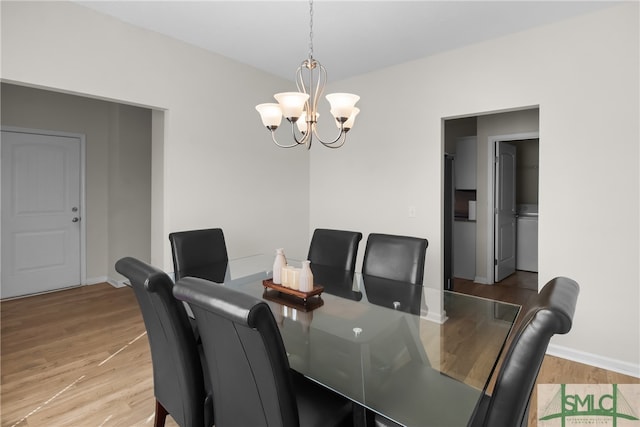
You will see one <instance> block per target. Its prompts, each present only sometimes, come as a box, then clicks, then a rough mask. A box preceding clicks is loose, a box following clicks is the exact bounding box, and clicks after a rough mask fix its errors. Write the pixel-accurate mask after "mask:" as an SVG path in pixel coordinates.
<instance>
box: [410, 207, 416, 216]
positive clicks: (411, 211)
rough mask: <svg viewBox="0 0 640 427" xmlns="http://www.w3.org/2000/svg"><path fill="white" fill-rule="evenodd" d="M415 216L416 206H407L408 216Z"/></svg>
mask: <svg viewBox="0 0 640 427" xmlns="http://www.w3.org/2000/svg"><path fill="white" fill-rule="evenodd" d="M415 217H416V207H415V206H409V218H415Z"/></svg>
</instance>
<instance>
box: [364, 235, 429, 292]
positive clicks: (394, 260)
mask: <svg viewBox="0 0 640 427" xmlns="http://www.w3.org/2000/svg"><path fill="white" fill-rule="evenodd" d="M428 245H429V242H428V241H427V239H421V238H418V237H410V236H396V235H391V234H377V233H371V234H369V237H368V238H367V246H366V248H365V251H364V260H363V262H362V274H366V275H369V276H377V277H383V278H385V279H391V280H397V281H399V282H408V283H412V284H414V285H422V281H423V279H424V262H425V256H426V254H427V246H428Z"/></svg>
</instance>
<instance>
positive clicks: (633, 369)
mask: <svg viewBox="0 0 640 427" xmlns="http://www.w3.org/2000/svg"><path fill="white" fill-rule="evenodd" d="M547 354H549V355H551V356H557V357H561V358H563V359H568V360H572V361H574V362H578V363H584V364H586V365H591V366H595V367H598V368H602V369H606V370H608V371H613V372H618V373H620V374H624V375H629V376H632V377H636V378H640V364H637V363H629V362H624V361H622V360H617V359H612V358H609V357H604V356H598V355H597V354H592V353H587V352H584V351H579V350H574V349H572V348H568V347H564V346H561V345H556V344H549V347H548V348H547Z"/></svg>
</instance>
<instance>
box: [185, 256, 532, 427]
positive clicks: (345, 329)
mask: <svg viewBox="0 0 640 427" xmlns="http://www.w3.org/2000/svg"><path fill="white" fill-rule="evenodd" d="M290 262H291V263H293V264H294V265H295V262H292V261H291V260H290ZM272 264H273V256H268V255H256V256H250V257H245V258H239V259H233V260H230V261H229V262H228V263H227V264H224V265H217V266H216V265H213V266H209V267H207V268H205V269H201V270H200V271H191V272H183V274H187V275H190V276H195V277H202V278H205V279H209V280H212V281H214V282H217V283H222V284H224V285H225V286H229V287H231V288H233V289H236V290H238V291H241V292H243V293H246V294H250V295H253V296H255V297H257V298H261V299H263V300H265V301H266V302H267V303H268V304H269V306H270V308H271V310H272V312H273V315H274V317H275V319H276V322H277V324H278V326H279V328H280V333H281V335H282V339H283V342H284V346H285V349H286V352H287V356H288V358H289V364H290V366H291V368H292V369H294V370H296V371H298V372H299V373H301V374H303V375H304V376H306V377H307V378H309V379H311V380H313V381H316V382H318V383H319V384H321V385H323V386H325V387H327V388H329V389H331V390H334V391H335V392H337V393H339V394H341V395H343V396H345V397H347V398H348V399H350V400H351V401H353V402H354V403H355V405H354V408H355V409H356V413H357V414H358V415H357V417H356V420H355V421H356V424H360V425H372V422H373V421H372V420H373V418H374V417H375V416H376V415H375V414H379V415H382V416H384V417H386V418H389V419H391V420H393V421H394V422H396V423H398V424H401V425H406V426H420V427H427V426H436V427H447V426H451V427H463V426H466V425H467V424H468V422H469V420H470V419H471V418H472V416H473V413H474V410H475V408H476V405H477V404H478V402H479V401H480V398H481V397H482V396H483V394H484V393H485V391H486V388H487V385H488V384H489V381H490V379H491V376H492V374H493V372H494V370H495V367H496V364H497V361H498V359H499V357H500V355H501V352H502V350H503V348H504V346H505V342H506V340H507V336H508V335H509V332H510V331H511V328H512V326H513V324H514V322H515V319H516V317H517V315H518V311H519V309H520V306H518V305H513V304H508V303H504V302H499V301H494V300H490V299H485V298H479V297H474V296H469V295H464V294H459V293H456V292H452V291H444V290H440V289H430V288H427V287H423V286H416V285H411V284H407V283H402V282H395V281H390V280H386V279H381V278H377V277H373V276H366V275H362V274H360V273H350V272H346V271H341V270H340V271H338V270H335V269H332V268H326V267H321V266H312V270H313V274H314V282H315V283H316V284H318V285H322V286H323V288H324V290H323V292H322V293H321V294H319V295H317V296H312V297H310V298H308V299H307V301H306V302H305V301H303V300H301V299H299V298H297V297H295V296H291V295H287V294H283V293H281V292H278V291H277V290H275V289H272V288H269V287H265V286H264V285H265V283H264V282H263V281H265V280H267V279H270V278H271V277H272V271H271V268H272Z"/></svg>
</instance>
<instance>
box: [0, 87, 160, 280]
mask: <svg viewBox="0 0 640 427" xmlns="http://www.w3.org/2000/svg"><path fill="white" fill-rule="evenodd" d="M0 90H1V92H0V96H1V116H0V123H1V124H2V126H15V127H21V128H31V129H41V130H51V131H58V132H71V133H80V134H84V135H85V137H86V160H85V161H86V192H85V197H86V212H85V214H84V218H83V220H84V221H85V222H86V229H87V235H86V242H87V245H86V251H87V254H86V264H87V266H86V267H87V270H86V271H87V282H88V283H95V282H101V281H104V280H107V279H108V278H111V279H113V278H115V277H116V275H115V271H114V269H113V265H114V264H115V261H116V260H117V259H118V258H119V257H122V256H125V255H130V256H135V257H138V258H140V259H143V260H146V261H149V259H150V253H151V252H150V251H151V244H150V227H151V226H150V219H151V207H150V206H151V111H150V110H148V109H143V108H138V107H132V106H127V105H122V104H116V103H111V102H105V101H100V100H96V99H91V98H84V97H79V96H73V95H67V94H62V93H57V92H52V91H45V90H40V89H34V88H29V87H23V86H17V85H12V84H6V83H3V84H2V86H1V88H0Z"/></svg>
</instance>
